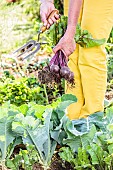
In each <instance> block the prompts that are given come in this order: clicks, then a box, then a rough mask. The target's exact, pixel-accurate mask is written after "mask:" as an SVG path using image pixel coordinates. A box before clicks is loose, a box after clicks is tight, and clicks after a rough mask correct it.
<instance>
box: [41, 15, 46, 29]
mask: <svg viewBox="0 0 113 170" xmlns="http://www.w3.org/2000/svg"><path fill="white" fill-rule="evenodd" d="M41 20H42V22H43V24H44V26H47V17H46V14H45V13H42V14H41Z"/></svg>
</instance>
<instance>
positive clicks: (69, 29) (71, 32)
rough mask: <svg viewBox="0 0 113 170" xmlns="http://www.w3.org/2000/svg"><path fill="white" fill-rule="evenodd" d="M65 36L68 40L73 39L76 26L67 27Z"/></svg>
mask: <svg viewBox="0 0 113 170" xmlns="http://www.w3.org/2000/svg"><path fill="white" fill-rule="evenodd" d="M65 34H66V35H68V37H70V38H74V37H75V34H76V26H67V29H66V33H65Z"/></svg>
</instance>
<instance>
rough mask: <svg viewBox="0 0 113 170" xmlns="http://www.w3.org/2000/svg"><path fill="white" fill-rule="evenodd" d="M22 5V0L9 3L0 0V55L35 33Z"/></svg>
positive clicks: (21, 43)
mask: <svg viewBox="0 0 113 170" xmlns="http://www.w3.org/2000/svg"><path fill="white" fill-rule="evenodd" d="M24 5H25V1H24V0H23V1H22V2H20V3H10V4H8V3H7V2H6V1H5V0H2V1H1V2H0V56H1V55H2V54H4V53H6V54H7V53H10V52H12V51H13V50H15V49H16V48H18V47H20V46H21V45H23V43H25V42H26V41H27V40H28V39H32V37H33V36H34V34H35V32H34V30H33V24H32V22H31V21H29V20H28V16H27V14H26V13H25V12H24V11H25V8H24Z"/></svg>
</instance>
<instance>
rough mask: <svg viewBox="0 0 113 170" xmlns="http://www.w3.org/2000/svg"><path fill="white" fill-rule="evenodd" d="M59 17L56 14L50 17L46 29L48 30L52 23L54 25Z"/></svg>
mask: <svg viewBox="0 0 113 170" xmlns="http://www.w3.org/2000/svg"><path fill="white" fill-rule="evenodd" d="M59 18H60V16H59V15H58V14H54V16H52V17H51V18H49V20H48V24H47V29H49V27H50V26H51V25H53V24H54V23H56V22H57V21H58V20H59Z"/></svg>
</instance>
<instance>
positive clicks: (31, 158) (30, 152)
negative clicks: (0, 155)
mask: <svg viewBox="0 0 113 170" xmlns="http://www.w3.org/2000/svg"><path fill="white" fill-rule="evenodd" d="M36 162H38V153H37V151H36V149H35V147H34V146H33V145H26V150H22V149H21V150H20V151H19V154H17V155H15V156H14V158H12V159H9V158H8V159H7V160H6V166H7V167H8V168H10V169H12V170H19V167H22V168H23V169H25V170H32V168H33V164H34V163H36Z"/></svg>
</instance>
